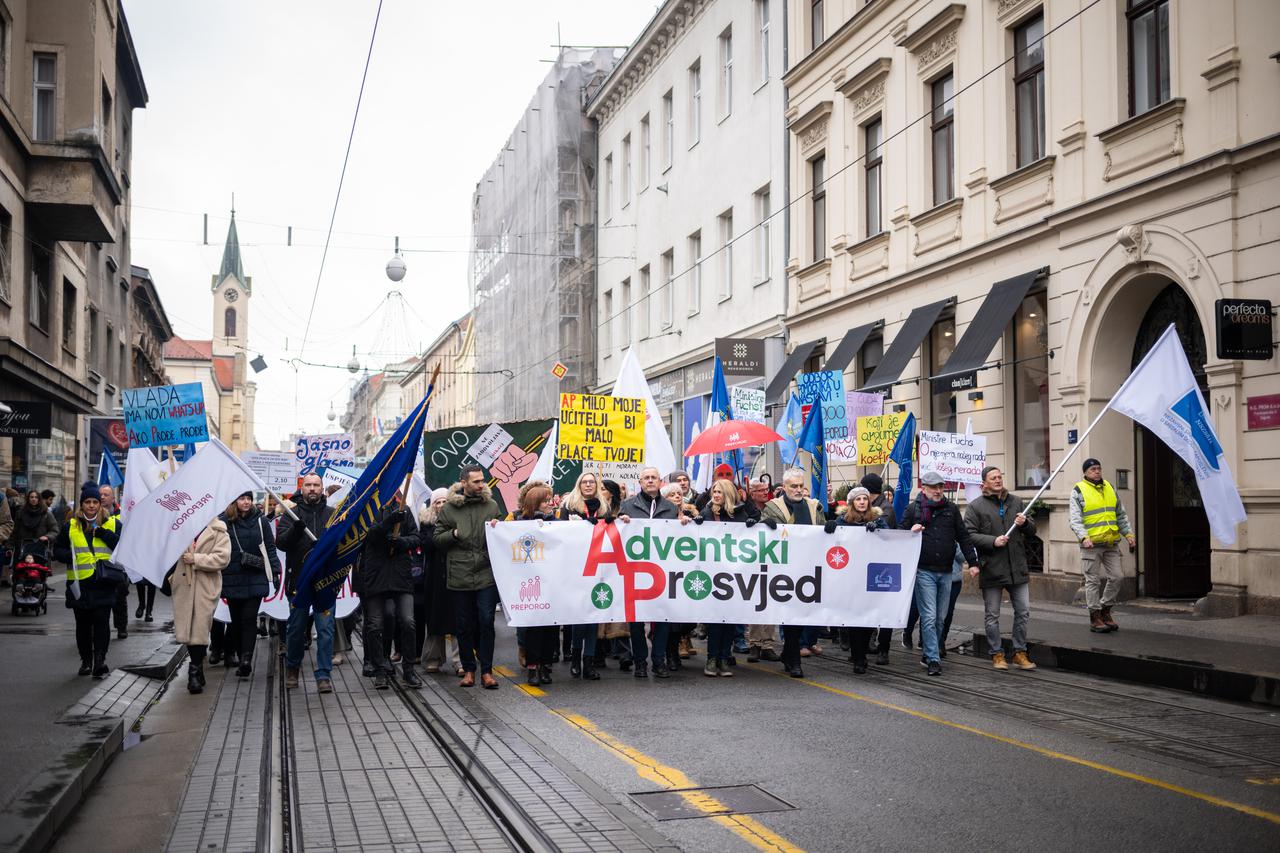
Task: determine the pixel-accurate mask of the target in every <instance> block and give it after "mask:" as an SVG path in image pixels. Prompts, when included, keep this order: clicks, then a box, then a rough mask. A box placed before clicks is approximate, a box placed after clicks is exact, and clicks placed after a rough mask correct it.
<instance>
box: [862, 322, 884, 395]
mask: <svg viewBox="0 0 1280 853" xmlns="http://www.w3.org/2000/svg"><path fill="white" fill-rule="evenodd" d="M883 358H884V338H883V337H882V336H881V335H876V336H875V337H874V338H867V340H866V341H865V342H864V343H863V344H862V349H861V350H859V351H858V387H859V388H865V387H867V380H868V379H870V378H871V374H873V373H875V372H876V368H877V367H879V366H880V361H881V359H883Z"/></svg>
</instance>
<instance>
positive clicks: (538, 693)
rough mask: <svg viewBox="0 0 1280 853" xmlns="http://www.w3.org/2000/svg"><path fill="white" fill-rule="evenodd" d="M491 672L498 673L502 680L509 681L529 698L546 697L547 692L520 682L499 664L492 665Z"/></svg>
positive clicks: (506, 668)
mask: <svg viewBox="0 0 1280 853" xmlns="http://www.w3.org/2000/svg"><path fill="white" fill-rule="evenodd" d="M493 671H494V672H496V673H498V675H501V676H503V677H504V678H509V679H511V683H512V684H514V685H515V686H516V687H519V688H520V689H521V690H523V691H524V692H525V693H528V694H529V695H530V696H546V695H547V691H545V690H543V689H542V688H541V687H534V686H533V685H532V684H526V683H524V682H523V681H520V680H519V679H518V678H516V674H515V673H514V672H512V671H511V670H510V669H509V668H508V667H505V666H502V665H500V664H494V665H493Z"/></svg>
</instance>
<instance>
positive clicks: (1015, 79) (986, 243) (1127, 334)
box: [785, 0, 1280, 613]
mask: <svg viewBox="0 0 1280 853" xmlns="http://www.w3.org/2000/svg"><path fill="white" fill-rule="evenodd" d="M790 16H791V17H790V22H789V38H790V56H791V60H792V61H791V67H790V68H789V70H788V72H787V74H786V78H785V82H786V85H787V91H788V104H787V109H786V112H785V117H786V122H787V127H788V129H789V132H790V142H789V145H790V183H791V190H792V192H791V206H792V213H793V216H792V228H791V235H790V236H791V239H790V245H789V249H788V261H787V272H788V276H789V281H790V288H789V310H788V319H787V325H788V327H789V333H790V342H789V348H790V349H791V350H792V352H793V357H792V358H793V360H792V361H789V362H788V369H789V370H791V371H792V372H794V371H795V370H797V369H810V370H813V369H821V368H822V367H823V366H824V364H825V363H826V362H827V360H829V359H830V358H831V356H832V350H833V349H834V348H835V347H837V345H838V344H837V342H845V341H848V343H849V346H847V347H846V348H845V349H846V351H847V350H850V349H852V350H853V351H854V352H855V355H854V357H853V358H852V360H851V361H850V360H848V359H847V358H846V364H844V365H838V366H839V368H840V369H842V370H844V371H845V375H846V387H848V388H862V389H866V390H881V391H883V392H884V393H885V394H886V395H887V396H886V410H888V408H889V407H894V408H898V409H902V410H908V411H911V412H914V413H915V415H916V416H917V418H918V419H919V420H920V423H921V426H922V428H925V429H936V430H945V431H950V432H963V431H964V429H965V424H966V423H967V422H968V421H969V419H972V422H973V429H974V431H975V432H976V433H979V434H984V435H986V436H987V448H988V458H989V460H990V461H991V462H992V463H993V464H996V465H999V466H1001V467H1002V468H1003V469H1004V470H1005V472H1006V482H1008V483H1010V484H1011V486H1016V487H1018V490H1019V491H1020V492H1021V493H1022V494H1024V495H1027V496H1030V494H1031V493H1032V492H1034V490H1035V489H1036V487H1037V486H1038V485H1040V484H1041V483H1043V482H1044V478H1045V476H1046V475H1047V473H1048V472H1049V471H1050V470H1051V469H1052V467H1053V466H1054V465H1055V464H1056V463H1057V461H1058V460H1060V459H1061V458H1062V457H1063V455H1064V454H1066V453H1067V452H1069V451H1070V450H1072V449H1073V446H1074V445H1075V444H1077V443H1081V442H1080V437H1081V436H1083V434H1084V432H1085V430H1086V428H1087V427H1088V425H1089V424H1090V422H1091V421H1092V420H1093V419H1094V417H1095V416H1097V415H1098V414H1099V413H1100V412H1101V411H1102V410H1103V407H1104V406H1105V405H1106V403H1107V401H1108V400H1109V399H1110V397H1111V395H1112V394H1113V393H1114V392H1115V391H1116V390H1117V388H1118V387H1119V385H1120V384H1121V382H1122V381H1123V380H1124V379H1125V377H1126V376H1127V375H1128V374H1129V372H1130V371H1131V369H1132V368H1133V366H1134V365H1135V364H1136V363H1137V362H1138V361H1139V360H1140V359H1141V358H1142V356H1143V355H1144V354H1145V353H1146V352H1147V350H1148V349H1149V348H1150V346H1151V345H1152V344H1153V343H1154V342H1155V340H1156V339H1157V338H1158V337H1159V335H1160V334H1161V333H1162V332H1163V331H1164V330H1165V328H1167V327H1168V326H1169V324H1171V323H1172V324H1173V325H1175V326H1176V328H1177V331H1178V334H1179V336H1180V338H1181V340H1182V343H1183V346H1184V348H1185V350H1186V351H1187V354H1188V357H1189V360H1190V362H1191V365H1192V368H1193V370H1194V372H1195V373H1196V375H1197V379H1198V380H1199V382H1200V386H1201V390H1202V392H1203V395H1204V399H1205V400H1206V402H1207V404H1208V405H1209V407H1210V408H1211V409H1212V413H1211V415H1212V418H1213V420H1214V422H1215V424H1216V427H1217V432H1218V436H1219V438H1220V439H1221V442H1222V445H1223V449H1224V452H1225V455H1226V458H1227V460H1228V461H1229V463H1230V465H1231V468H1232V470H1233V471H1234V473H1235V477H1236V481H1237V483H1238V485H1239V488H1240V492H1241V495H1242V497H1243V499H1244V503H1245V507H1246V510H1247V512H1248V514H1249V521H1248V522H1247V523H1246V524H1244V525H1241V527H1240V528H1239V529H1238V531H1237V532H1238V539H1237V541H1236V542H1235V544H1233V545H1226V544H1224V543H1222V542H1219V541H1217V540H1214V539H1212V538H1211V536H1210V534H1209V530H1208V525H1207V521H1206V518H1205V513H1204V511H1203V509H1202V508H1201V507H1200V506H1199V503H1198V502H1199V492H1198V490H1197V488H1196V485H1195V480H1194V476H1193V475H1191V472H1190V470H1189V469H1188V468H1187V467H1186V466H1185V465H1184V464H1183V463H1182V462H1181V460H1180V459H1178V458H1177V457H1175V456H1174V455H1173V454H1172V452H1171V451H1169V450H1168V449H1167V448H1166V447H1165V446H1164V445H1163V444H1162V443H1161V442H1160V441H1159V440H1158V439H1156V438H1154V437H1153V436H1152V435H1151V434H1150V433H1148V432H1147V431H1146V430H1145V429H1143V428H1142V427H1140V426H1137V425H1135V424H1134V423H1133V422H1132V421H1130V420H1129V419H1127V418H1125V417H1123V416H1121V415H1118V414H1114V413H1112V414H1108V415H1106V416H1105V417H1104V418H1103V419H1102V420H1101V422H1100V424H1099V426H1098V427H1097V429H1095V430H1094V432H1093V433H1092V434H1091V435H1090V436H1089V437H1088V439H1087V441H1084V442H1082V443H1081V444H1082V446H1079V447H1078V448H1077V449H1078V453H1077V456H1076V460H1077V461H1073V462H1071V463H1069V465H1068V467H1067V468H1066V470H1065V471H1064V473H1063V475H1062V476H1061V477H1060V478H1059V479H1058V480H1056V481H1055V482H1054V484H1053V485H1052V486H1051V488H1050V489H1049V490H1048V491H1047V492H1046V496H1045V501H1044V504H1045V507H1046V510H1047V523H1043V524H1042V533H1041V536H1042V538H1043V540H1044V554H1043V570H1044V571H1043V574H1042V575H1039V576H1038V577H1037V580H1036V583H1037V592H1038V594H1041V595H1048V596H1056V597H1060V598H1062V599H1064V600H1070V599H1071V597H1072V595H1073V594H1075V592H1076V590H1077V589H1078V588H1079V580H1080V578H1079V571H1080V568H1079V567H1080V555H1079V547H1078V544H1077V542H1076V539H1075V537H1074V535H1073V534H1072V533H1071V531H1070V529H1069V527H1068V524H1067V499H1068V495H1069V493H1070V490H1071V487H1072V485H1073V483H1074V482H1076V481H1077V480H1078V479H1079V472H1080V466H1079V464H1078V460H1083V459H1084V458H1086V457H1090V456H1092V457H1097V458H1098V459H1100V460H1101V461H1102V463H1103V465H1104V468H1105V471H1106V474H1107V476H1108V478H1109V479H1110V480H1111V482H1112V483H1113V484H1114V485H1115V486H1116V487H1117V490H1118V492H1119V494H1120V496H1121V498H1122V500H1123V501H1124V503H1125V505H1126V506H1127V507H1128V509H1129V512H1130V515H1131V517H1132V518H1133V519H1134V520H1135V524H1136V530H1137V538H1138V543H1139V548H1138V551H1137V553H1136V554H1135V555H1134V556H1133V557H1129V556H1128V555H1126V556H1125V563H1126V566H1125V568H1126V572H1127V574H1128V575H1129V579H1130V588H1129V594H1131V595H1132V594H1138V595H1147V596H1159V597H1170V598H1185V599H1193V600H1198V601H1199V603H1198V605H1197V606H1198V608H1199V609H1200V610H1202V611H1204V612H1210V613H1238V612H1245V611H1259V612H1262V611H1267V612H1280V524H1278V523H1277V522H1278V521H1280V490H1278V489H1277V488H1276V487H1275V480H1276V476H1277V474H1280V441H1277V435H1278V434H1277V433H1276V432H1274V431H1270V430H1268V429H1266V428H1263V427H1260V426H1256V425H1255V426H1254V427H1252V428H1251V427H1250V426H1249V416H1250V412H1251V410H1252V408H1253V405H1254V402H1251V401H1257V400H1258V399H1259V398H1264V397H1267V396H1268V395H1275V394H1277V393H1278V392H1280V371H1278V365H1277V359H1276V357H1275V356H1274V354H1272V356H1271V357H1270V358H1269V359H1265V360H1232V359H1229V358H1223V357H1220V356H1219V355H1218V354H1217V346H1216V345H1217V343H1219V341H1218V335H1217V332H1216V328H1215V302H1216V300H1219V299H1224V298H1233V297H1240V298H1260V299H1270V300H1273V301H1275V300H1277V299H1280V270H1278V269H1277V263H1276V261H1277V251H1276V245H1277V240H1278V239H1280V221H1278V220H1276V218H1275V216H1274V213H1273V203H1272V201H1271V199H1272V198H1273V195H1272V194H1273V193H1274V192H1275V191H1276V188H1277V187H1280V99H1277V98H1276V97H1275V91H1276V85H1277V82H1280V65H1278V64H1277V61H1276V58H1275V56H1274V54H1275V50H1276V46H1275V44H1274V38H1273V37H1272V34H1274V33H1275V32H1277V31H1280V7H1277V6H1276V5H1275V4H1274V3H1267V2H1262V0H1234V1H1233V2H1223V3H1212V4H1208V3H1197V2H1190V1H1189V0H1102V2H1099V3H1096V4H1074V3H1061V4H1060V3H1043V2H1039V0H968V2H963V3H960V2H957V3H947V2H942V0H873V2H870V3H865V2H862V0H843V2H825V3H819V2H814V3H795V4H791V9H790ZM850 336H852V337H851V338H850ZM841 473H842V475H843V478H850V477H853V476H855V475H856V474H858V473H860V471H858V470H849V471H844V472H841Z"/></svg>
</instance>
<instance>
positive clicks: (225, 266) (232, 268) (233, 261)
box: [218, 207, 247, 284]
mask: <svg viewBox="0 0 1280 853" xmlns="http://www.w3.org/2000/svg"><path fill="white" fill-rule="evenodd" d="M228 275H233V276H235V277H236V281H239V282H240V283H241V284H246V283H247V282H246V281H245V277H244V266H243V265H242V264H241V262H240V238H239V237H238V236H237V235H236V209H235V208H234V207H233V208H231V225H230V227H229V228H227V245H226V246H225V247H224V248H223V250H222V269H221V270H219V272H218V280H219V281H221V280H223V279H225V278H226V277H227V276H228Z"/></svg>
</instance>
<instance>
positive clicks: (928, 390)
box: [921, 317, 956, 432]
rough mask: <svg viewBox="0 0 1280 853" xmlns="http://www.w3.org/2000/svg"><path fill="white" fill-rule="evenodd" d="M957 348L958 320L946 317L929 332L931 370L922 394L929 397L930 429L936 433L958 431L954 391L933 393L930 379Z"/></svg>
mask: <svg viewBox="0 0 1280 853" xmlns="http://www.w3.org/2000/svg"><path fill="white" fill-rule="evenodd" d="M955 348H956V318H955V317H944V318H942V319H941V320H939V321H938V322H936V323H934V324H933V329H932V330H931V331H930V332H929V369H928V371H926V372H925V375H924V376H923V377H922V381H923V384H922V386H921V388H922V393H924V394H926V395H928V396H929V400H930V405H929V429H931V430H933V431H934V432H955V431H956V395H955V392H954V391H950V392H947V393H943V394H934V393H932V387H931V385H932V383H930V382H929V379H928V377H930V376H937V375H938V374H939V373H941V372H942V368H943V366H944V365H945V364H946V363H947V361H948V360H949V359H950V358H951V353H952V352H953V351H954V350H955Z"/></svg>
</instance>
